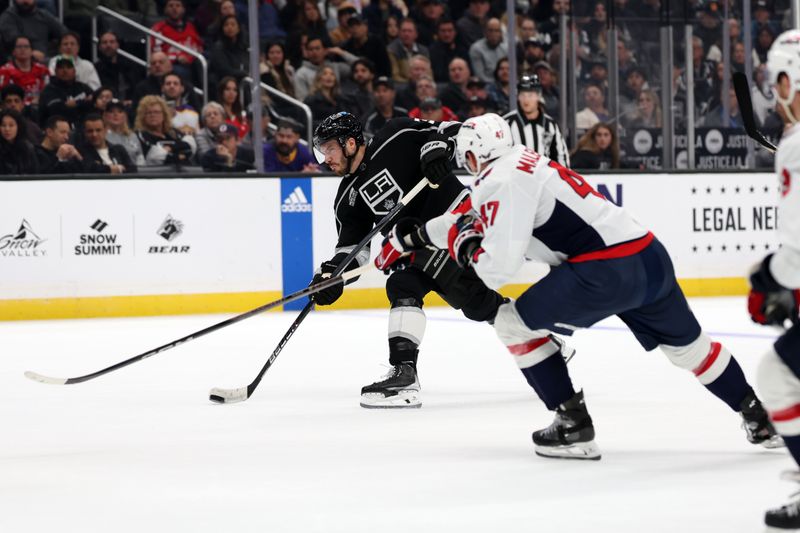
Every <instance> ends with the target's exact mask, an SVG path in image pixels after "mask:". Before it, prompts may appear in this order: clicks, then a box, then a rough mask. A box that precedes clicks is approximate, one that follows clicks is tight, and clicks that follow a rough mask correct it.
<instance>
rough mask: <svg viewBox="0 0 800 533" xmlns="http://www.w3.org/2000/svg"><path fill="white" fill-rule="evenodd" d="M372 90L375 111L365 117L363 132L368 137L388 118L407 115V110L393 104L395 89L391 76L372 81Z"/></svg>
mask: <svg viewBox="0 0 800 533" xmlns="http://www.w3.org/2000/svg"><path fill="white" fill-rule="evenodd" d="M372 92H373V96H374V99H375V111H373V112H372V114H370V115H369V116H368V117H367V121H366V124H365V125H364V134H365V135H367V136H368V137H372V136H373V135H375V134H376V133H377V132H378V130H380V129H381V128H382V127H383V126H384V125H385V124H386V123H387V122H388V121H389V120H391V119H393V118H399V117H407V116H408V110H407V109H406V108H404V107H397V106H395V105H394V101H395V94H396V93H395V90H394V82H393V81H392V79H391V78H388V77H386V76H381V77H379V78H378V79H376V80H375V81H374V82H373V83H372Z"/></svg>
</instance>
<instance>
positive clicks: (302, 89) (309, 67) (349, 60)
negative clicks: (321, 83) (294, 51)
mask: <svg viewBox="0 0 800 533" xmlns="http://www.w3.org/2000/svg"><path fill="white" fill-rule="evenodd" d="M328 54H332V55H334V56H339V57H341V58H342V59H344V62H338V61H337V62H335V63H334V62H331V61H329V60H328V59H327V57H328ZM357 59H358V58H357V57H356V56H354V55H353V54H351V53H350V52H346V51H344V50H342V49H341V48H335V47H334V48H327V47H326V46H325V44H324V43H323V42H322V39H321V38H319V37H313V36H312V37H309V39H308V42H307V43H306V54H305V59H304V60H303V64H302V66H301V67H300V68H299V69H297V73H296V74H295V77H294V94H295V98H297V99H298V100H305V98H306V97H307V96H308V95H309V93H310V92H311V85H312V84H313V83H314V78H315V77H316V76H317V73H318V72H319V70H320V69H321V68H322V67H330V68H332V69H333V72H334V74H335V75H336V79H337V80H338V81H339V83H341V81H342V80H344V79H347V77H348V76H350V65H352V64H353V63H355V61H356V60H357Z"/></svg>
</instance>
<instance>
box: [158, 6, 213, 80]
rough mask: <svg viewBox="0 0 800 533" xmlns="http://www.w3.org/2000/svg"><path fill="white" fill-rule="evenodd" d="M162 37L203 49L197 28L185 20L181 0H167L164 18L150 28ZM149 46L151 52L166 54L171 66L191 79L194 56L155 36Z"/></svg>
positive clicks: (182, 75) (195, 49)
mask: <svg viewBox="0 0 800 533" xmlns="http://www.w3.org/2000/svg"><path fill="white" fill-rule="evenodd" d="M151 29H152V30H153V31H155V32H158V33H160V34H161V35H163V36H164V37H167V38H169V39H172V40H173V41H175V42H178V43H181V44H182V45H183V46H185V47H186V48H190V49H192V50H194V51H196V52H202V51H203V40H202V39H201V38H200V34H199V33H197V28H195V26H194V24H192V23H191V22H190V21H188V20H186V6H185V5H184V3H183V0H167V3H166V4H165V6H164V20H162V21H160V22H156V23H155V24H154V25H153V27H152V28H151ZM150 48H151V49H152V51H153V52H155V51H160V52H164V53H165V54H167V57H169V60H170V61H171V62H172V65H173V68H174V69H175V70H176V71H177V72H178V74H180V75H181V77H183V78H184V79H186V80H192V79H194V78H193V72H192V65H193V64H194V60H195V56H193V55H191V54H188V53H186V52H184V51H182V50H179V49H177V48H175V47H174V46H172V45H171V44H169V43H166V42H163V41H160V40H158V39H155V38H151V39H150Z"/></svg>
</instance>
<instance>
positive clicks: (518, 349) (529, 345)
mask: <svg viewBox="0 0 800 533" xmlns="http://www.w3.org/2000/svg"><path fill="white" fill-rule="evenodd" d="M549 341H550V339H549V338H547V337H542V338H540V339H531V340H529V341H528V342H523V343H522V344H512V345H510V346H509V347H508V351H509V352H511V353H512V354H514V355H525V354H529V353H531V352H532V351H534V350H535V349H536V348H538V347H539V346H543V345H544V344H547V343H548V342H549Z"/></svg>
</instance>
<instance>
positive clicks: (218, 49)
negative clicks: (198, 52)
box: [208, 16, 250, 81]
mask: <svg viewBox="0 0 800 533" xmlns="http://www.w3.org/2000/svg"><path fill="white" fill-rule="evenodd" d="M249 64H250V52H249V51H248V48H247V43H246V42H245V40H244V34H243V33H242V28H241V26H240V25H239V21H238V20H236V17H231V16H228V17H225V18H224V19H222V35H220V37H219V40H218V41H217V42H215V43H214V45H213V46H212V47H211V59H210V61H209V66H208V68H209V70H210V71H212V72H213V73H214V76H215V79H221V78H225V77H231V78H236V80H237V81H240V80H241V79H242V78H244V77H245V76H249V75H250V66H249Z"/></svg>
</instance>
